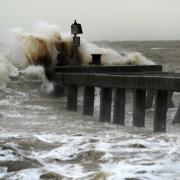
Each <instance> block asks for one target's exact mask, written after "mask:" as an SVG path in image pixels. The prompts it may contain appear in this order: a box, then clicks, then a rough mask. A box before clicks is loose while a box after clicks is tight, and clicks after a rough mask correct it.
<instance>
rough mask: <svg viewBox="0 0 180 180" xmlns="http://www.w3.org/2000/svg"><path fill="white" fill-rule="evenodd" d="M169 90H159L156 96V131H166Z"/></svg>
mask: <svg viewBox="0 0 180 180" xmlns="http://www.w3.org/2000/svg"><path fill="white" fill-rule="evenodd" d="M167 99H168V92H167V91H164V90H158V91H157V93H156V97H155V110H154V132H165V131H166V113H167Z"/></svg>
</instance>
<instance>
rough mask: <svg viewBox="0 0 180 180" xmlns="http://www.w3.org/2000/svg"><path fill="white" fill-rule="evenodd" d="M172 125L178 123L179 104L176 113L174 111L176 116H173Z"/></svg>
mask: <svg viewBox="0 0 180 180" xmlns="http://www.w3.org/2000/svg"><path fill="white" fill-rule="evenodd" d="M172 123H173V124H175V123H180V104H179V107H178V109H177V111H176V114H175V116H174V120H173V122H172Z"/></svg>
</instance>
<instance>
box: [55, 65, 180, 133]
mask: <svg viewBox="0 0 180 180" xmlns="http://www.w3.org/2000/svg"><path fill="white" fill-rule="evenodd" d="M149 67H150V68H149V69H148V66H142V67H140V66H117V67H116V66H113V67H108V66H107V67H106V66H101V68H100V67H97V66H96V67H95V66H94V67H91V66H87V67H61V68H56V69H55V70H56V73H55V82H61V83H62V84H63V86H66V87H68V92H67V109H68V110H73V111H77V99H78V87H80V86H83V87H84V91H83V92H84V93H83V114H84V115H93V113H94V96H95V87H99V88H100V112H99V114H100V115H99V121H101V122H112V123H114V124H120V125H124V124H125V104H126V89H132V90H133V125H134V126H137V127H144V125H145V108H146V95H147V92H148V91H151V90H153V91H155V106H154V132H165V131H166V113H167V104H168V92H170V91H171V92H172V91H180V74H175V73H163V72H161V70H162V67H161V66H154V67H155V68H153V66H149ZM118 68H119V69H118ZM131 68H132V69H131ZM133 68H134V69H133ZM138 68H139V69H141V70H139V71H138ZM143 68H144V72H143V70H142V69H143ZM114 69H116V70H114ZM135 69H136V72H135ZM120 70H121V71H120ZM153 70H154V71H153ZM85 72H86V73H85ZM95 72H96V73H95ZM97 72H98V73H97ZM113 90H114V97H112V95H113V93H112V92H113ZM112 101H114V102H113V117H112V119H111V110H112Z"/></svg>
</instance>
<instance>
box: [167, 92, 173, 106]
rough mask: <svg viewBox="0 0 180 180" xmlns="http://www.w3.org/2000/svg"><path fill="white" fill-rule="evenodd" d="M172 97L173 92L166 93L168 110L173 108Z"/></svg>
mask: <svg viewBox="0 0 180 180" xmlns="http://www.w3.org/2000/svg"><path fill="white" fill-rule="evenodd" d="M172 97H173V91H169V92H168V108H173V107H174V102H173V100H172Z"/></svg>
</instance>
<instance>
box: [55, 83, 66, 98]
mask: <svg viewBox="0 0 180 180" xmlns="http://www.w3.org/2000/svg"><path fill="white" fill-rule="evenodd" d="M64 91H65V89H64V87H63V86H62V85H59V84H55V85H54V95H55V96H56V97H63V96H64Z"/></svg>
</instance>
